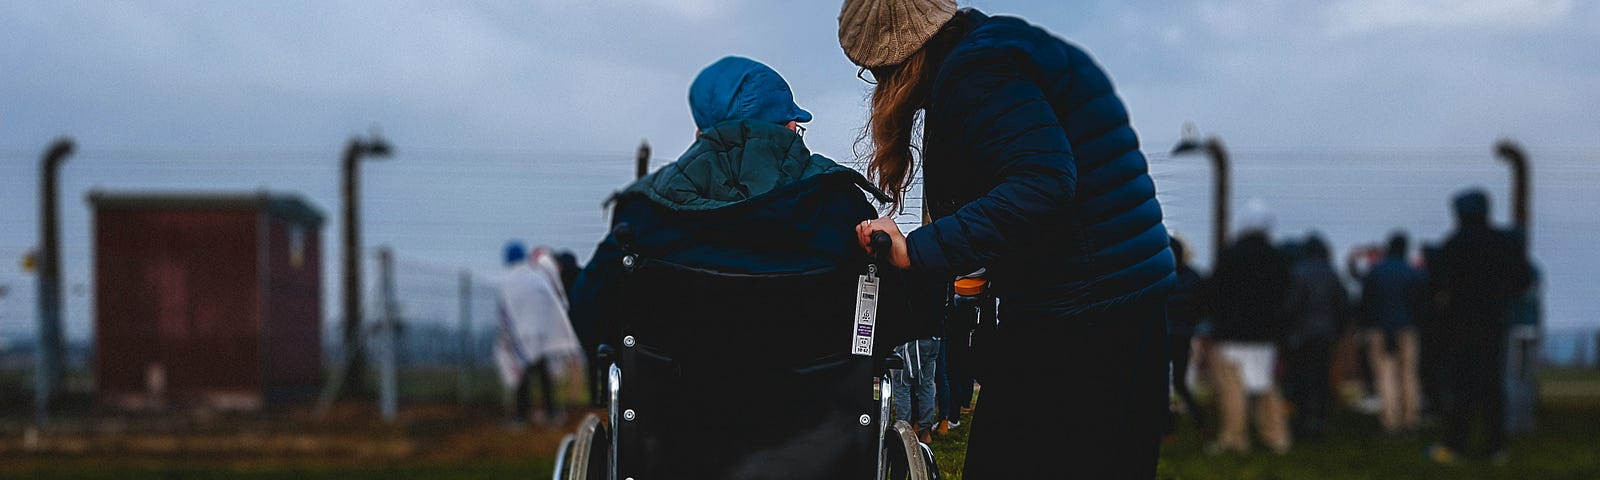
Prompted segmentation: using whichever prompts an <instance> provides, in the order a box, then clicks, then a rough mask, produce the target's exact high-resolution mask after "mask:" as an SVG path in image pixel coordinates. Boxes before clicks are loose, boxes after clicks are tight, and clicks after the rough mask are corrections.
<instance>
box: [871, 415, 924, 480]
mask: <svg viewBox="0 0 1600 480" xmlns="http://www.w3.org/2000/svg"><path fill="white" fill-rule="evenodd" d="M892 428H893V429H894V430H893V431H892V432H890V434H889V436H888V437H887V438H884V440H883V441H884V443H887V445H884V447H885V448H884V450H885V451H886V453H887V454H888V463H889V471H888V478H889V479H890V480H931V479H932V478H933V477H932V475H933V474H932V472H930V471H929V469H928V466H929V463H930V462H928V461H927V460H926V459H924V457H923V455H924V454H923V445H922V442H918V441H917V434H916V432H913V431H911V425H910V424H908V423H906V422H905V420H896V421H895V422H894V426H893V427H892Z"/></svg>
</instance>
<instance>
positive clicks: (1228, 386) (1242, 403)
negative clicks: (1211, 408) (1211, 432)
mask: <svg viewBox="0 0 1600 480" xmlns="http://www.w3.org/2000/svg"><path fill="white" fill-rule="evenodd" d="M1211 350H1212V351H1211V354H1210V358H1209V359H1208V361H1207V362H1206V363H1208V364H1209V367H1210V368H1209V369H1208V370H1210V374H1211V385H1212V387H1213V388H1215V389H1216V393H1217V409H1218V414H1219V415H1220V416H1221V424H1222V425H1220V428H1221V429H1220V430H1219V431H1218V432H1217V442H1216V446H1217V448H1219V449H1221V450H1224V451H1233V452H1239V453H1244V452H1249V451H1250V432H1249V425H1248V420H1247V413H1248V411H1249V410H1250V407H1252V405H1251V404H1254V405H1253V407H1254V410H1255V423H1256V432H1257V433H1258V434H1260V435H1261V442H1262V443H1263V444H1265V445H1266V446H1267V448H1270V449H1272V451H1273V452H1275V453H1280V454H1281V453H1285V452H1288V451H1289V447H1290V444H1291V439H1290V436H1289V421H1288V411H1287V410H1286V407H1285V404H1284V401H1283V396H1282V394H1280V393H1279V392H1278V389H1277V388H1276V385H1274V386H1273V388H1269V389H1267V391H1266V392H1265V393H1261V394H1258V395H1250V394H1248V393H1246V391H1245V387H1244V376H1243V375H1242V374H1241V373H1240V367H1239V365H1238V364H1236V363H1234V362H1233V361H1231V360H1229V359H1228V358H1227V357H1225V356H1223V355H1220V354H1218V353H1217V350H1218V349H1216V348H1213V349H1211Z"/></svg>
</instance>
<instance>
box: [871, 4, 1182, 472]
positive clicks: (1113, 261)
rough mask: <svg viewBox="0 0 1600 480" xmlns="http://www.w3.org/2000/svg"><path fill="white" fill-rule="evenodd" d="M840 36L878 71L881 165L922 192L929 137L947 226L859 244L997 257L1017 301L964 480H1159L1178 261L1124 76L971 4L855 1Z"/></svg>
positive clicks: (928, 197) (875, 105)
mask: <svg viewBox="0 0 1600 480" xmlns="http://www.w3.org/2000/svg"><path fill="white" fill-rule="evenodd" d="M839 39H840V46H841V47H842V48H843V49H844V52H845V55H846V56H847V57H849V58H850V60H851V61H852V62H854V63H855V64H857V65H859V66H861V67H862V70H861V71H860V72H859V73H858V75H860V76H861V77H862V78H863V79H866V77H867V75H868V74H869V71H870V75H871V79H870V80H869V81H873V82H876V84H875V87H874V89H873V94H872V100H871V118H870V120H869V125H868V127H867V132H866V135H865V136H864V137H865V138H864V139H863V140H864V142H870V144H871V148H870V150H871V155H870V158H869V159H868V166H867V170H868V171H869V173H870V174H871V175H872V177H873V178H874V179H875V180H876V181H877V183H878V185H879V187H880V188H881V189H883V190H884V191H885V192H887V193H889V195H891V196H893V197H894V198H895V199H896V200H897V201H900V202H904V200H905V198H904V195H905V191H906V189H907V187H908V186H909V184H910V181H911V178H912V175H911V171H912V170H913V168H912V167H913V165H912V164H913V155H912V151H913V149H914V148H916V147H917V146H915V145H913V142H912V139H913V138H914V137H916V138H922V139H924V142H923V143H922V144H921V145H920V151H921V152H922V157H921V162H920V168H921V171H922V173H923V175H922V179H923V181H924V190H923V192H924V201H925V205H926V209H927V212H928V213H929V214H930V215H931V216H932V218H933V219H934V220H933V222H932V223H930V224H928V225H926V226H923V227H921V228H919V229H917V230H916V231H914V232H912V233H911V234H910V235H909V237H903V236H901V235H900V230H899V228H898V227H897V226H896V225H895V224H894V221H893V219H892V218H883V219H878V220H873V221H871V222H865V223H863V224H861V225H860V226H858V228H857V234H858V236H859V238H858V240H859V241H860V242H861V244H862V245H863V246H865V245H866V244H867V238H868V236H869V235H870V234H871V233H872V232H875V231H885V232H888V233H889V234H890V235H891V236H892V237H893V246H892V248H891V251H890V253H889V258H890V261H891V262H892V263H893V264H894V265H896V266H898V267H901V268H905V269H909V270H911V271H915V272H927V273H930V274H935V275H939V276H943V277H944V278H953V277H954V276H956V275H961V274H965V273H968V272H972V271H975V270H977V269H979V268H987V274H986V278H988V279H990V280H991V282H992V289H993V292H994V293H995V295H996V297H998V298H999V299H1000V313H999V319H1000V326H999V329H998V330H997V332H996V335H995V336H996V338H994V339H993V340H994V342H995V344H996V345H997V346H998V348H995V349H993V350H989V352H991V353H993V354H994V355H995V357H994V358H988V359H986V360H985V363H986V364H988V365H992V366H995V368H993V369H992V370H989V371H983V372H980V378H981V379H982V382H983V390H982V393H981V394H980V395H981V397H982V398H980V399H979V401H978V411H977V412H975V415H974V418H973V421H972V422H973V425H972V431H971V440H970V442H971V443H970V444H969V447H968V449H967V456H966V464H965V476H966V478H973V479H985V478H1036V477H1039V476H1060V475H1061V474H1062V470H1061V468H1062V466H1063V465H1069V466H1070V467H1069V468H1070V469H1071V471H1075V472H1087V474H1089V475H1092V476H1096V477H1100V478H1105V477H1117V478H1130V477H1145V478H1149V477H1153V476H1154V472H1155V467H1156V462H1157V457H1158V455H1159V450H1160V437H1161V431H1162V424H1163V423H1164V420H1165V418H1166V410H1167V359H1166V354H1165V348H1164V347H1165V345H1164V343H1165V337H1166V335H1165V330H1166V325H1165V323H1166V321H1165V316H1166V314H1165V311H1166V296H1167V294H1168V292H1169V291H1170V290H1171V288H1172V284H1173V282H1174V280H1175V267H1174V264H1173V258H1172V253H1171V252H1170V251H1169V250H1168V249H1167V230H1166V228H1165V227H1164V226H1163V225H1162V223H1161V205H1160V203H1159V202H1157V200H1156V195H1155V184H1154V183H1153V182H1152V181H1151V179H1150V176H1149V175H1148V173H1147V170H1148V167H1147V164H1146V162H1145V159H1144V156H1143V154H1142V153H1140V151H1139V142H1138V137H1137V135H1135V134H1134V131H1133V128H1132V127H1131V126H1130V125H1129V120H1128V112H1127V109H1126V108H1125V107H1124V106H1123V104H1122V101H1121V100H1120V99H1119V98H1118V97H1117V95H1116V93H1115V91H1114V89H1113V88H1112V85H1111V81H1110V79H1109V78H1108V76H1107V75H1106V73H1105V72H1104V71H1103V70H1102V69H1101V68H1100V66H1099V65H1096V64H1095V62H1094V60H1093V59H1091V58H1090V56H1089V54H1088V53H1087V52H1085V51H1084V50H1082V49H1081V48H1079V47H1077V46H1075V45H1072V44H1070V43H1067V42H1065V41H1063V40H1061V39H1060V38H1057V37H1056V36H1054V35H1052V34H1051V33H1050V32H1048V31H1046V30H1045V29H1044V28H1041V27H1039V26H1036V25H1032V24H1029V23H1028V22H1027V21H1025V20H1023V19H1020V18H1015V17H1006V16H989V15H986V14H984V13H982V12H980V11H977V10H974V9H963V10H958V9H957V8H956V5H955V1H954V0H876V1H874V0H846V1H845V2H844V5H843V8H842V10H841V12H840V16H839ZM919 111H920V112H921V114H922V118H923V120H924V123H923V128H922V131H921V135H916V134H915V132H914V130H915V128H916V121H915V120H916V119H917V117H918V112H919ZM1042 399H1048V400H1049V401H1050V405H1049V406H1047V407H1046V406H1042V405H1040V403H1039V402H1040V401H1041V400H1042ZM1046 411H1048V412H1049V413H1048V414H1046V413H1043V412H1046ZM1041 429H1046V430H1047V431H1049V432H1050V433H1049V434H1048V435H1039V434H1035V432H1038V431H1039V430H1041Z"/></svg>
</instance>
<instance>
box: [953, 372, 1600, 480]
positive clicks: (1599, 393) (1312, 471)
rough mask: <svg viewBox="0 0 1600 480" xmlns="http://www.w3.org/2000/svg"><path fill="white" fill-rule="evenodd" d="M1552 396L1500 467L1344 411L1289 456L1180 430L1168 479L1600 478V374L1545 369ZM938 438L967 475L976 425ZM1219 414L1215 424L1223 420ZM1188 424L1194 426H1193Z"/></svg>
mask: <svg viewBox="0 0 1600 480" xmlns="http://www.w3.org/2000/svg"><path fill="white" fill-rule="evenodd" d="M1541 378H1542V380H1543V382H1544V383H1543V393H1544V401H1543V405H1542V406H1541V410H1540V414H1539V425H1538V429H1537V430H1536V432H1535V433H1533V434H1532V435H1528V436H1523V437H1517V438H1514V439H1512V441H1511V450H1510V453H1511V462H1510V463H1509V464H1508V465H1506V466H1504V467H1495V466H1493V465H1491V464H1490V463H1489V462H1488V461H1487V460H1485V459H1481V458H1467V459H1464V460H1462V461H1460V462H1458V463H1456V464H1454V465H1450V466H1440V465H1435V464H1433V463H1431V462H1429V461H1428V460H1427V459H1426V458H1424V455H1423V451H1424V450H1425V449H1426V448H1427V446H1428V445H1429V444H1431V443H1432V442H1433V441H1434V440H1435V439H1437V438H1438V435H1439V432H1438V430H1437V429H1432V430H1425V431H1423V432H1421V433H1418V434H1414V435H1409V436H1401V437H1391V436H1387V435H1384V434H1383V433H1382V432H1381V430H1380V429H1379V426H1378V422H1377V419H1376V418H1375V417H1372V416H1367V415H1361V414H1357V413H1351V412H1341V413H1339V414H1337V415H1336V416H1335V417H1334V419H1333V424H1332V425H1331V426H1330V433H1329V434H1328V435H1327V436H1326V437H1324V438H1322V439H1320V440H1316V441H1306V440H1301V441H1299V442H1298V443H1297V444H1296V445H1295V447H1294V448H1293V449H1292V450H1291V451H1290V452H1289V454H1287V455H1284V456H1277V455H1273V454H1271V453H1267V452H1266V451H1265V450H1264V449H1259V450H1258V451H1257V452H1256V453H1252V454H1249V455H1218V456H1211V455H1207V454H1205V453H1203V452H1202V448H1203V445H1204V443H1205V441H1207V440H1210V439H1209V438H1202V436H1201V435H1200V434H1198V433H1196V432H1195V431H1194V430H1193V429H1192V428H1185V429H1184V430H1181V431H1180V432H1179V435H1177V436H1176V437H1175V440H1174V441H1173V442H1171V443H1168V444H1167V445H1165V446H1164V447H1163V448H1162V455H1161V466H1160V473H1159V477H1160V478H1163V479H1229V480H1233V479H1238V480H1270V479H1348V480H1358V479H1372V480H1378V479H1384V480H1387V479H1573V480H1577V479H1584V480H1594V479H1600V372H1597V371H1592V370H1550V371H1547V372H1545V373H1544V374H1542V375H1541ZM967 420H970V419H966V420H963V423H962V426H961V427H960V428H958V429H955V430H952V431H951V434H950V435H947V436H944V437H935V438H934V441H933V445H932V447H933V451H934V456H935V457H936V458H937V459H938V461H939V470H940V472H941V473H942V476H943V478H945V479H951V480H959V479H960V478H961V468H962V466H963V462H962V460H963V457H964V456H965V453H966V446H967V433H968V427H969V426H970V425H971V423H970V422H969V421H967ZM1215 420H1216V419H1215V418H1211V419H1210V421H1211V423H1210V424H1211V425H1216V421H1215ZM1183 427H1189V425H1188V424H1185V425H1183Z"/></svg>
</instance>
